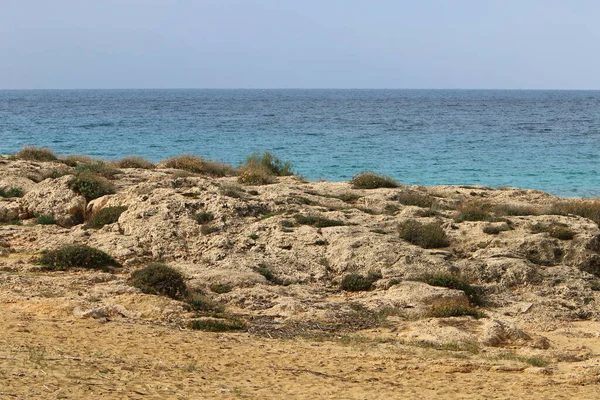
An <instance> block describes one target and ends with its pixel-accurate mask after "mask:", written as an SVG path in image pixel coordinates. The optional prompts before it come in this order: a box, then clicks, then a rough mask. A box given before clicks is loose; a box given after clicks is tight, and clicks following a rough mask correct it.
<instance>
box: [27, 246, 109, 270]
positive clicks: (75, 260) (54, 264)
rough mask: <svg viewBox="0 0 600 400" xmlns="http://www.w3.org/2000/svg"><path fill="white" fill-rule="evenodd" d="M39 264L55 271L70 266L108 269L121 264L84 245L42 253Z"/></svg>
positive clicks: (103, 253)
mask: <svg viewBox="0 0 600 400" xmlns="http://www.w3.org/2000/svg"><path fill="white" fill-rule="evenodd" d="M38 262H39V264H41V265H44V266H46V267H47V268H48V269H50V270H53V271H64V270H67V269H70V268H87V269H98V270H102V271H107V270H109V269H110V267H119V266H120V264H119V263H118V262H117V261H116V260H115V259H114V258H112V257H111V256H110V255H108V254H106V253H105V252H103V251H101V250H98V249H95V248H93V247H89V246H84V245H68V246H64V247H61V248H60V249H57V250H51V251H47V252H45V253H42V255H41V257H40V258H39V260H38Z"/></svg>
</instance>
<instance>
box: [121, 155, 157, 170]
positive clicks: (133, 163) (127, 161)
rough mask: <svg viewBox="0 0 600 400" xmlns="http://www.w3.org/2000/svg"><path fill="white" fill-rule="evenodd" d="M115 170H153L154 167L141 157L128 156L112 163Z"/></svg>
mask: <svg viewBox="0 0 600 400" xmlns="http://www.w3.org/2000/svg"><path fill="white" fill-rule="evenodd" d="M114 164H115V166H116V167H117V168H139V169H154V168H156V165H155V164H154V163H152V162H151V161H148V160H146V159H145V158H143V157H138V156H129V157H125V158H121V159H120V160H117V161H115V162H114Z"/></svg>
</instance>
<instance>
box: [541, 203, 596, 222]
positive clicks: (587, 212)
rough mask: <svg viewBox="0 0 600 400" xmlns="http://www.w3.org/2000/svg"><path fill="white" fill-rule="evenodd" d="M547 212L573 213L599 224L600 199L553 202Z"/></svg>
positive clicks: (556, 213)
mask: <svg viewBox="0 0 600 400" xmlns="http://www.w3.org/2000/svg"><path fill="white" fill-rule="evenodd" d="M548 213H549V214H555V215H568V214H575V215H579V216H580V217H583V218H587V219H590V220H592V221H594V222H595V223H596V224H598V225H600V200H567V201H562V202H559V203H555V204H554V205H553V206H552V208H551V209H550V211H549V212H548Z"/></svg>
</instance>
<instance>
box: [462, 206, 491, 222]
mask: <svg viewBox="0 0 600 400" xmlns="http://www.w3.org/2000/svg"><path fill="white" fill-rule="evenodd" d="M490 211H491V207H490V205H489V204H486V203H480V202H467V203H464V204H463V205H462V206H461V207H460V209H459V210H458V213H457V214H456V216H455V217H454V220H455V221H456V222H463V221H490V220H491V219H492V215H491V214H490Z"/></svg>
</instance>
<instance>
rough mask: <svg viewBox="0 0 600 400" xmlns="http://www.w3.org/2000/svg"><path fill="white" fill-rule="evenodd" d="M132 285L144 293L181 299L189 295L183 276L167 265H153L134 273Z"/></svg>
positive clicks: (131, 280)
mask: <svg viewBox="0 0 600 400" xmlns="http://www.w3.org/2000/svg"><path fill="white" fill-rule="evenodd" d="M129 281H130V283H131V285H132V286H134V287H136V288H138V289H140V290H141V291H142V292H144V293H149V294H157V295H163V296H168V297H171V298H173V299H180V298H182V297H184V296H186V295H187V293H188V290H187V285H186V283H185V280H184V277H183V274H182V273H181V272H179V271H178V270H176V269H175V268H172V267H169V266H168V265H166V264H160V263H152V264H148V265H147V266H146V267H144V268H142V269H139V270H137V271H134V272H133V273H132V274H131V278H130V280H129Z"/></svg>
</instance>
